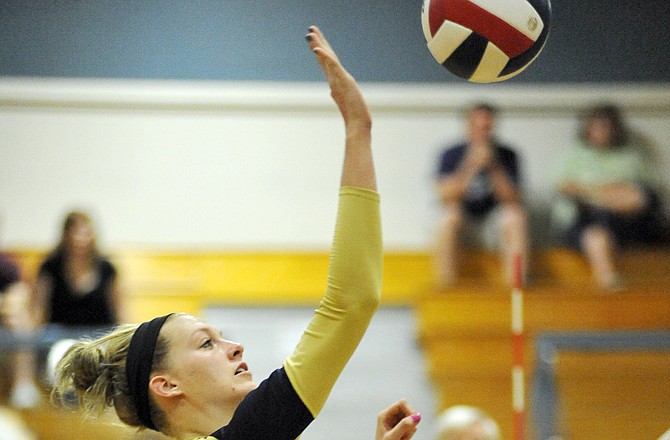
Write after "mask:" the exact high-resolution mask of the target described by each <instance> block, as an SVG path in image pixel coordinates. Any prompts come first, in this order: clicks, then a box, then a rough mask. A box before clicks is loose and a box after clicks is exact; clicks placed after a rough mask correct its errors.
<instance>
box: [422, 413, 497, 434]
mask: <svg viewBox="0 0 670 440" xmlns="http://www.w3.org/2000/svg"><path fill="white" fill-rule="evenodd" d="M435 439H436V440H500V428H499V427H498V424H497V423H496V422H495V420H493V419H492V418H491V417H490V416H489V415H488V414H486V413H485V412H484V411H482V410H480V409H478V408H475V407H472V406H466V405H458V406H452V407H450V408H447V409H446V410H444V412H442V414H440V416H439V417H438V419H437V421H436V437H435Z"/></svg>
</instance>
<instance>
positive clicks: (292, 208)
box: [0, 77, 670, 250]
mask: <svg viewBox="0 0 670 440" xmlns="http://www.w3.org/2000/svg"><path fill="white" fill-rule="evenodd" d="M362 87H363V90H364V93H365V94H366V96H367V98H368V100H369V102H370V105H371V108H372V111H373V116H374V133H373V136H374V137H373V142H374V148H375V156H376V163H377V172H378V179H379V184H380V191H381V193H382V209H383V222H384V234H385V243H386V247H387V249H389V250H392V249H397V250H423V249H425V248H426V247H427V246H429V245H430V243H431V242H432V228H433V224H434V220H435V216H436V213H437V207H436V204H435V201H434V198H433V181H432V177H433V172H434V167H435V161H436V159H437V155H438V154H439V152H440V151H441V148H442V146H443V145H444V143H450V142H453V141H456V140H458V139H459V137H460V134H461V131H462V121H461V113H460V111H461V108H462V107H463V106H464V105H467V104H469V103H471V102H473V101H477V100H482V99H486V100H490V101H492V102H493V103H495V104H497V105H499V106H500V107H501V109H502V110H503V112H502V114H501V118H500V124H499V134H500V137H501V138H502V139H503V140H504V141H507V142H509V143H511V144H513V145H515V146H517V148H518V150H519V151H520V152H521V153H522V154H523V158H524V165H525V173H524V175H525V186H526V192H527V196H528V199H529V201H530V203H531V205H532V206H533V211H534V212H536V214H535V216H534V230H535V234H536V236H538V237H540V239H542V236H543V229H544V225H543V221H544V218H543V212H544V208H545V207H546V204H547V203H548V202H549V201H550V199H551V197H552V188H553V186H552V182H551V181H550V179H549V177H548V175H549V171H550V169H551V168H552V167H553V166H554V164H555V163H556V162H557V161H560V160H561V155H562V153H563V151H564V150H565V146H566V145H568V144H569V143H570V142H571V141H572V140H573V139H574V134H575V131H576V125H577V119H576V113H577V112H578V111H579V110H580V109H581V108H582V107H584V106H586V105H589V104H591V103H593V102H595V101H601V100H604V99H610V100H613V101H614V102H616V103H618V104H620V105H621V106H622V108H623V109H624V111H625V114H626V115H627V116H628V120H629V122H630V124H631V125H632V126H633V128H635V129H638V130H640V131H642V132H643V133H644V134H645V135H646V136H648V137H649V139H650V140H651V142H652V144H653V145H654V146H655V148H656V149H657V150H658V152H659V153H660V157H661V160H662V163H661V164H660V165H661V169H662V170H663V174H664V178H665V181H666V183H668V184H669V185H670V87H669V86H668V85H667V84H660V85H656V86H648V87H645V86H632V85H628V86H625V85H614V84H612V85H607V84H605V85H582V86H579V85H578V86H572V85H566V86H540V85H538V86H528V85H526V86H518V85H516V86H509V85H505V84H496V85H485V86H475V85H470V84H468V83H463V84H462V85H453V83H452V84H449V85H439V84H435V85H421V86H412V85H386V84H363V85H362ZM342 146H343V129H342V124H341V121H340V119H339V116H338V114H337V112H336V110H335V107H334V105H333V104H332V102H331V100H330V97H329V95H328V90H327V88H326V85H325V84H321V83H317V84H314V83H307V84H293V83H276V84H275V83H240V82H235V83H226V82H149V81H127V80H74V79H26V78H22V79H19V78H8V77H5V78H0V216H1V217H2V229H1V230H0V240H1V241H0V244H2V246H4V247H20V246H35V247H48V246H51V245H52V244H53V243H54V242H55V240H56V238H57V235H58V229H59V227H60V222H61V220H62V217H63V214H64V213H65V212H66V210H68V209H70V208H73V207H83V208H85V209H88V210H90V211H91V212H92V213H93V215H94V218H95V219H96V221H97V223H98V227H99V230H100V233H101V238H102V240H101V241H102V244H103V245H104V246H110V247H113V248H120V247H123V246H133V247H150V248H185V249H193V248H203V247H204V248H208V249H212V248H214V249H280V250H292V249H305V250H311V249H323V248H326V247H328V246H329V243H330V239H331V234H332V229H333V220H334V214H335V208H336V190H337V185H338V179H339V168H340V165H341V156H342Z"/></svg>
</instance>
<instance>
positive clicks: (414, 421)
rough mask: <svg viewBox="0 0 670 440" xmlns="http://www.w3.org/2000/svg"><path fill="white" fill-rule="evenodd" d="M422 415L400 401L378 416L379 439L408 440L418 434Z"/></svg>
mask: <svg viewBox="0 0 670 440" xmlns="http://www.w3.org/2000/svg"><path fill="white" fill-rule="evenodd" d="M420 421H421V414H419V413H416V412H414V411H413V410H412V408H411V407H410V406H409V404H408V403H407V401H406V400H404V399H403V400H399V401H397V402H395V403H394V404H393V405H391V406H389V407H388V408H386V409H385V410H384V411H382V412H380V413H379V415H378V420H377V425H378V436H377V438H378V439H383V440H407V439H409V438H411V437H412V436H413V435H414V433H415V432H416V426H417V425H418V424H419V422H420Z"/></svg>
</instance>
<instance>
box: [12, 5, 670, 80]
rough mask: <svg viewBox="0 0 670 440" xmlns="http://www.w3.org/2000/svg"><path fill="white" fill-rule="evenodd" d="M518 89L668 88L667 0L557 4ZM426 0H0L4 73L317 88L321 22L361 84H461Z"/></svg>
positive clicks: (669, 14)
mask: <svg viewBox="0 0 670 440" xmlns="http://www.w3.org/2000/svg"><path fill="white" fill-rule="evenodd" d="M552 6H553V18H552V19H553V22H552V31H551V34H550V35H549V39H548V42H547V45H546V47H545V49H544V51H543V52H542V54H541V55H540V57H539V58H538V59H537V60H536V61H535V63H534V64H533V65H532V66H530V67H529V68H528V70H526V71H525V72H524V73H523V74H521V75H519V76H517V77H515V78H513V79H511V80H510V81H513V82H554V83H555V82H591V81H606V82H610V81H616V82H621V81H623V82H664V81H670V26H668V23H670V1H669V0H643V1H639V2H628V1H618V0H554V1H553V5H552ZM420 10H421V0H368V1H365V2H360V1H351V0H349V1H346V0H342V1H333V0H311V1H298V0H265V1H263V0H261V1H253V0H117V1H112V0H98V1H95V0H0V75H12V76H54V77H103V78H114V77H122V78H151V79H155V78H167V79H212V80H269V81H321V80H322V77H321V72H320V71H319V70H318V69H314V65H313V62H312V60H311V58H310V56H311V55H310V54H309V52H308V51H307V49H306V46H305V43H304V40H303V39H302V38H303V36H304V34H305V33H306V30H307V27H308V26H309V25H310V24H312V23H316V24H318V25H320V26H321V27H322V29H323V30H324V31H325V32H326V33H327V35H328V36H329V38H330V40H331V43H332V44H333V45H334V46H335V47H336V49H338V52H339V54H340V56H341V58H342V59H343V60H345V62H346V64H347V66H348V67H349V68H350V70H351V71H352V73H354V75H355V76H356V77H357V78H358V79H359V80H360V81H375V82H378V81H383V82H454V81H461V80H460V79H458V78H457V77H455V76H453V75H452V74H450V73H449V72H447V71H446V70H445V69H444V68H442V67H441V66H439V65H438V64H437V63H436V62H435V61H434V60H433V58H432V57H431V55H430V53H429V52H428V50H427V48H426V47H425V42H424V39H423V34H422V31H421V24H420Z"/></svg>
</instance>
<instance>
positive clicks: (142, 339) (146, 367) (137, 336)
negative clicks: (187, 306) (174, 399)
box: [126, 313, 172, 431]
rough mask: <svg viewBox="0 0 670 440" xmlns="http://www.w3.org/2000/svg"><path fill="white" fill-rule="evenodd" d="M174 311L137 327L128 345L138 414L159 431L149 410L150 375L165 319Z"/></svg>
mask: <svg viewBox="0 0 670 440" xmlns="http://www.w3.org/2000/svg"><path fill="white" fill-rule="evenodd" d="M170 315H172V313H170V314H167V315H165V316H159V317H158V318H154V319H152V320H151V321H147V322H143V323H142V324H140V326H139V327H137V330H135V333H134V334H133V337H132V338H131V339H130V345H129V346H128V355H127V356H126V380H127V381H128V387H129V388H130V395H131V396H132V397H133V401H134V402H135V410H136V411H137V416H138V417H139V418H140V421H141V422H142V424H143V425H144V426H146V427H147V428H149V429H153V430H154V431H158V430H157V429H156V426H155V425H154V423H153V422H152V421H151V411H150V410H149V375H150V374H151V364H152V362H153V359H154V351H155V350H156V341H157V340H158V333H160V331H161V328H162V327H163V324H165V321H166V320H167V319H168V318H169V317H170Z"/></svg>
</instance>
